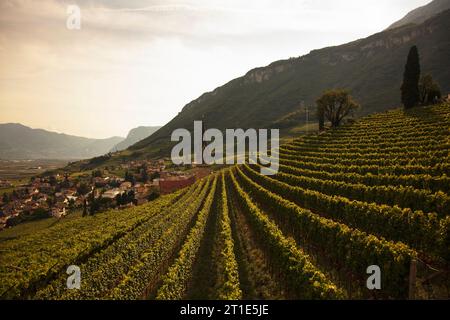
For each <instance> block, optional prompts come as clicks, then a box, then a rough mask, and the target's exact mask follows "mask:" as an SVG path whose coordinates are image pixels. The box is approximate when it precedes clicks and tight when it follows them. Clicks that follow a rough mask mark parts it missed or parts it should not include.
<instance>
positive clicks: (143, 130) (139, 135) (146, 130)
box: [111, 126, 161, 152]
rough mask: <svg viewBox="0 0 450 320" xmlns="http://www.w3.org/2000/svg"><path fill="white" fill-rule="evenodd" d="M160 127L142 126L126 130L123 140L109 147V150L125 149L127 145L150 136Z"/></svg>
mask: <svg viewBox="0 0 450 320" xmlns="http://www.w3.org/2000/svg"><path fill="white" fill-rule="evenodd" d="M160 128H161V127H144V126H141V127H137V128H133V129H131V130H130V132H128V135H127V137H126V138H125V140H123V141H121V142H119V143H118V144H116V145H115V146H114V147H113V148H112V149H111V152H116V151H122V150H125V149H127V148H128V147H129V146H131V145H133V144H135V143H136V142H138V141H141V140H142V139H145V138H147V137H149V136H151V135H152V134H153V133H155V132H156V131H158V130H159V129H160Z"/></svg>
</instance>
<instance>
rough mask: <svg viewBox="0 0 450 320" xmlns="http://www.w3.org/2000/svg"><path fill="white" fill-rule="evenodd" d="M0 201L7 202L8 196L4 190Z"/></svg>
mask: <svg viewBox="0 0 450 320" xmlns="http://www.w3.org/2000/svg"><path fill="white" fill-rule="evenodd" d="M2 201H3V203H9V197H8V194H7V193H6V192H5V193H3V199H2Z"/></svg>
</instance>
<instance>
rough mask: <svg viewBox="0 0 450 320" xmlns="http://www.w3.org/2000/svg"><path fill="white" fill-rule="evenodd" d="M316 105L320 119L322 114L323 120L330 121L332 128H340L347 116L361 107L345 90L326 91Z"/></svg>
mask: <svg viewBox="0 0 450 320" xmlns="http://www.w3.org/2000/svg"><path fill="white" fill-rule="evenodd" d="M316 103H317V114H318V115H319V118H320V115H321V114H322V115H323V119H324V120H325V119H327V120H328V121H330V122H331V126H332V127H338V126H339V125H340V124H341V122H342V120H343V119H344V118H345V117H346V116H348V115H349V114H351V113H352V112H353V111H354V110H356V109H358V108H359V107H360V105H359V104H358V103H357V102H355V100H353V98H352V96H351V95H350V93H349V92H348V91H347V90H343V89H336V90H328V91H325V92H324V93H323V94H322V96H321V97H320V98H319V99H317V101H316ZM319 121H320V120H319ZM323 122H325V121H323ZM323 124H324V123H323ZM319 126H320V124H319Z"/></svg>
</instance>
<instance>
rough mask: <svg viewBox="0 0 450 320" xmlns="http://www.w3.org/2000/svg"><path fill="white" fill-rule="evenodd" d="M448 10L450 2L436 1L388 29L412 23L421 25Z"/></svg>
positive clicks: (447, 0) (448, 0)
mask: <svg viewBox="0 0 450 320" xmlns="http://www.w3.org/2000/svg"><path fill="white" fill-rule="evenodd" d="M448 9H450V0H434V1H431V2H430V3H428V4H427V5H424V6H422V7H419V8H417V9H414V10H413V11H411V12H409V13H408V14H407V15H406V16H404V17H403V18H402V19H400V20H399V21H397V22H395V23H393V24H391V25H390V26H389V28H388V29H394V28H398V27H402V26H405V25H407V24H410V23H414V24H421V23H422V22H424V21H426V20H428V19H430V18H431V17H433V16H435V15H437V14H439V13H441V12H442V11H445V10H448Z"/></svg>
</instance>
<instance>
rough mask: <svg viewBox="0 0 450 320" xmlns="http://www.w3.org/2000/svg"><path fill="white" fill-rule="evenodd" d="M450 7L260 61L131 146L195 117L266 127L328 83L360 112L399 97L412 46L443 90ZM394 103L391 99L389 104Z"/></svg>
mask: <svg viewBox="0 0 450 320" xmlns="http://www.w3.org/2000/svg"><path fill="white" fill-rule="evenodd" d="M449 21H450V10H447V11H445V12H442V13H440V14H438V15H437V16H435V17H433V18H431V19H428V20H427V21H425V22H424V23H422V24H420V25H405V26H401V27H398V28H395V29H389V30H385V31H381V32H379V33H376V34H374V35H371V36H369V37H367V38H363V39H358V40H355V41H352V42H349V43H346V44H343V45H339V46H332V47H326V48H322V49H316V50H312V51H311V52H310V53H309V54H306V55H303V56H300V57H297V58H290V59H285V60H279V61H275V62H273V63H271V64H269V65H268V66H266V67H259V68H254V69H252V70H250V71H248V72H247V73H246V74H245V75H244V76H242V77H239V78H236V79H233V80H231V81H229V82H228V83H226V84H224V85H223V86H220V87H218V88H216V89H214V90H213V91H211V92H206V93H204V94H202V95H201V96H200V97H199V98H197V99H195V100H193V101H191V102H189V103H188V104H187V105H185V106H184V107H183V108H182V110H181V112H180V113H179V114H178V115H177V116H176V117H175V118H173V119H172V120H171V121H169V122H168V123H167V124H166V125H165V126H163V127H162V128H161V129H160V130H158V132H156V133H155V134H153V135H152V136H151V137H149V138H146V139H144V140H142V141H140V142H138V143H136V144H135V145H133V146H131V147H130V149H133V150H140V149H146V148H147V149H148V148H152V149H161V150H162V149H164V152H166V151H167V150H165V149H167V145H168V142H169V140H170V139H169V137H170V134H171V132H172V131H173V130H174V129H176V128H186V129H189V130H192V123H193V121H194V120H201V119H204V120H205V121H206V122H207V125H208V127H214V128H218V129H225V128H226V127H233V128H235V127H241V128H249V127H253V128H258V127H259V128H261V127H267V126H270V124H271V123H272V122H274V121H276V120H278V119H279V118H281V117H283V116H284V115H286V114H288V113H290V112H293V111H295V110H298V109H299V106H300V102H301V101H304V102H305V104H306V105H311V106H313V105H314V104H315V99H316V98H317V97H318V96H319V95H320V94H321V92H323V91H324V90H326V89H330V88H337V87H341V88H347V89H349V90H350V91H351V92H352V94H353V95H354V97H355V98H356V99H357V100H358V101H359V102H361V103H362V105H363V109H362V112H361V115H365V114H369V113H373V112H378V111H385V110H386V109H387V108H395V107H397V106H399V105H400V94H399V92H400V91H399V88H400V85H401V80H402V74H403V67H404V63H405V61H406V56H407V53H408V51H409V49H410V47H411V46H412V45H418V47H419V52H420V54H421V64H422V67H423V72H424V73H431V74H432V75H433V77H434V78H435V79H436V80H437V81H438V82H439V83H440V84H441V87H442V90H443V92H444V93H445V92H447V91H450V71H449V70H450V66H449V61H448V56H449V55H450V37H449V33H448V30H450V23H449ZM387 106H389V107H387Z"/></svg>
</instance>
